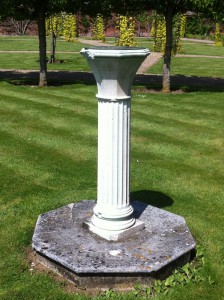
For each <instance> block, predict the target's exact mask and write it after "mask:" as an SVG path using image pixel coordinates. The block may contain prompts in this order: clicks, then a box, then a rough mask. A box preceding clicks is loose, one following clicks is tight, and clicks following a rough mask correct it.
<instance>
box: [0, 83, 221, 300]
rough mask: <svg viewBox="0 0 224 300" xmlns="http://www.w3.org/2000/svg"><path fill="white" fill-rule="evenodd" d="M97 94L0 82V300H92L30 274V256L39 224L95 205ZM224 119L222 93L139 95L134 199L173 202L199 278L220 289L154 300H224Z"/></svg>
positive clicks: (196, 287) (191, 287)
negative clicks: (74, 206)
mask: <svg viewBox="0 0 224 300" xmlns="http://www.w3.org/2000/svg"><path fill="white" fill-rule="evenodd" d="M95 94H96V87H95V85H94V86H91V85H85V84H78V83H77V84H71V85H64V86H58V87H48V88H38V87H33V86H18V85H17V86H14V85H12V84H10V83H9V82H5V81H2V82H0V115H1V128H0V145H1V146H0V149H1V150H0V151H1V155H0V164H1V172H0V185H1V193H0V222H1V226H0V236H1V238H0V249H1V250H0V253H1V254H0V268H1V272H0V299H1V300H6V299H7V300H8V299H10V300H14V299H15V300H18V299H34V300H36V299H40V300H42V299H52V300H55V299H58V300H59V299H60V300H61V299H63V300H64V299H86V298H85V297H84V296H78V295H76V294H70V293H68V292H66V291H64V284H62V283H59V282H56V281H55V280H54V279H53V278H52V277H51V276H49V275H48V274H40V273H37V272H36V271H35V270H34V271H30V268H31V267H30V265H29V264H28V262H27V260H26V253H27V251H28V250H29V249H30V246H31V238H32V234H33V230H34V226H35V222H36V220H37V217H38V215H39V214H41V213H44V212H47V211H49V210H51V209H55V208H57V207H60V206H63V205H65V204H68V203H71V202H76V201H79V200H82V199H95V198H96V177H97V161H96V160H97V158H96V155H97V100H96V99H95ZM223 109H224V102H223V94H222V93H216V92H214V93H209V92H194V93H185V94H171V95H162V94H159V93H157V94H147V93H146V94H145V93H144V91H142V87H141V88H139V87H135V88H134V91H133V102H132V125H131V127H132V131H131V192H132V193H133V192H134V193H133V194H132V195H136V194H140V195H142V200H144V201H148V202H149V203H151V202H154V203H155V199H148V198H147V197H146V196H144V195H147V191H157V192H160V193H163V194H164V195H166V196H168V197H170V198H171V199H172V204H171V203H170V205H169V206H167V204H166V203H157V205H160V206H163V208H164V209H166V210H168V211H170V212H173V213H176V214H179V215H182V216H183V217H184V218H185V219H186V221H187V224H188V226H189V228H190V230H191V232H192V234H193V235H194V237H195V239H196V241H197V243H198V244H200V245H202V246H203V247H204V249H205V267H204V268H203V270H202V271H201V273H202V274H206V275H207V276H208V275H210V276H211V278H212V279H214V280H215V284H214V285H210V284H208V283H203V282H197V283H194V284H188V285H187V286H186V287H176V288H174V289H173V290H172V292H171V293H170V294H168V295H166V296H161V297H157V298H155V299H165V300H169V299H170V300H171V299H172V300H175V299H176V300H180V299H181V300H184V299H186V300H189V299H207V300H211V299H215V300H218V299H222V297H223V295H224V286H223V282H224V275H223V274H224V270H223V244H224V238H223V237H224V236H223V225H224V224H223V223H224V222H223V204H224V193H223V180H224V169H223V164H222V162H223V146H224V145H223ZM140 191H146V192H140ZM140 198H141V197H140ZM140 200H141V199H140ZM161 200H162V199H161ZM88 299H91V297H90V298H88ZM113 299H142V298H139V297H136V296H131V295H129V296H123V297H122V296H114V297H113Z"/></svg>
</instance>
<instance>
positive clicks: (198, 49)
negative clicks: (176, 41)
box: [183, 41, 224, 56]
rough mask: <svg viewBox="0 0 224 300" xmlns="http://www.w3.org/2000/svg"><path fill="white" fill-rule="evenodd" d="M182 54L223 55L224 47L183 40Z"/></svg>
mask: <svg viewBox="0 0 224 300" xmlns="http://www.w3.org/2000/svg"><path fill="white" fill-rule="evenodd" d="M183 54H195V55H209V56H224V47H217V46H215V45H214V44H208V43H202V42H200V43H199V42H190V41H189V42H188V41H184V42H183Z"/></svg>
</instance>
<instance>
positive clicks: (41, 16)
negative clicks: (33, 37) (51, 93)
mask: <svg viewBox="0 0 224 300" xmlns="http://www.w3.org/2000/svg"><path fill="white" fill-rule="evenodd" d="M38 3H39V6H38V12H37V24H38V37H39V59H40V78H39V86H42V87H43V86H47V55H46V50H47V45H46V44H47V43H46V28H45V1H38Z"/></svg>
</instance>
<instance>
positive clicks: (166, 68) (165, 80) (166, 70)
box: [163, 5, 173, 93]
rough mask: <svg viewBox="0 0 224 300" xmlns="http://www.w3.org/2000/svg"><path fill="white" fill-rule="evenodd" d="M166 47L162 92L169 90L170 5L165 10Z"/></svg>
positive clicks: (171, 14) (171, 25)
mask: <svg viewBox="0 0 224 300" xmlns="http://www.w3.org/2000/svg"><path fill="white" fill-rule="evenodd" d="M165 19H166V47H165V53H164V64H163V93H169V92H170V64H171V55H172V48H173V7H172V6H171V5H170V6H168V7H167V11H166V16H165Z"/></svg>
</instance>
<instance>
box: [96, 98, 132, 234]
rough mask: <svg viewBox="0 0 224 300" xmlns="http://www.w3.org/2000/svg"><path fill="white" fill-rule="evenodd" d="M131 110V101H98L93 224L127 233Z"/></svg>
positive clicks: (129, 215) (128, 223)
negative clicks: (96, 180) (95, 202)
mask: <svg viewBox="0 0 224 300" xmlns="http://www.w3.org/2000/svg"><path fill="white" fill-rule="evenodd" d="M130 110H131V100H130V98H129V99H125V100H119V101H111V100H105V99H99V100H98V195H97V205H96V206H95V208H94V216H93V220H92V221H93V223H94V224H95V225H96V226H98V227H101V228H104V229H108V227H110V228H109V229H110V230H118V229H119V230H120V229H126V228H128V227H130V226H132V225H133V223H134V222H135V220H134V219H133V217H132V212H133V209H132V206H131V205H130V197H129V147H130V146H129V145H130ZM111 221H113V224H112V223H111ZM115 221H116V223H114V222H115ZM111 225H113V226H112V228H111ZM105 227H106V228H105Z"/></svg>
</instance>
